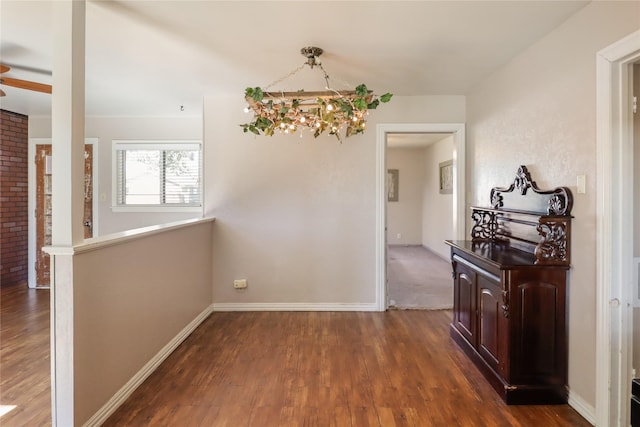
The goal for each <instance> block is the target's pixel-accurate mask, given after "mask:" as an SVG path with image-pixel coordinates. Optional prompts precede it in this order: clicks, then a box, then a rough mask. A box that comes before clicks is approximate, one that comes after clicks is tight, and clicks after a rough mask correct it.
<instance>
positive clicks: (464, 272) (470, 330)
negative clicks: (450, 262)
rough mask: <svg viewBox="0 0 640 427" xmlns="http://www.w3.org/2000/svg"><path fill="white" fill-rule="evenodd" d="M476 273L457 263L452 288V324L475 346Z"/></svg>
mask: <svg viewBox="0 0 640 427" xmlns="http://www.w3.org/2000/svg"><path fill="white" fill-rule="evenodd" d="M475 281H476V273H475V271H473V270H471V269H470V268H468V267H466V266H465V265H464V264H461V263H457V264H456V269H455V279H454V290H453V324H454V326H455V328H456V329H457V330H458V331H459V332H460V333H461V334H462V335H463V336H464V337H465V338H466V339H467V340H468V341H469V342H470V343H471V344H472V345H474V346H475V344H476V343H475V337H474V335H475V326H476V304H475V300H476V293H475V288H476V283H475Z"/></svg>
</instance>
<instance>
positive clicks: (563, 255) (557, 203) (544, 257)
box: [471, 166, 573, 316]
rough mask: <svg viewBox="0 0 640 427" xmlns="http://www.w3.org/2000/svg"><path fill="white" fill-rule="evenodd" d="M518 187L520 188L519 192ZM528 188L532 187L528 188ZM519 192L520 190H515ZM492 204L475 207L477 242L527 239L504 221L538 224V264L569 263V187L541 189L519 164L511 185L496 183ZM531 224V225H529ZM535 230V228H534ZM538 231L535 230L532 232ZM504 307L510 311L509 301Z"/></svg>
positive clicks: (473, 234) (535, 247)
mask: <svg viewBox="0 0 640 427" xmlns="http://www.w3.org/2000/svg"><path fill="white" fill-rule="evenodd" d="M516 190H517V192H516ZM529 190H531V191H530V192H529ZM516 193H519V195H518V194H516ZM490 201H491V208H477V207H474V208H472V214H471V219H472V220H473V221H474V225H473V226H472V228H471V238H472V241H474V242H481V241H485V242H494V243H497V242H501V243H504V242H505V241H506V242H509V241H512V239H517V240H518V241H519V243H521V242H523V241H528V240H527V238H524V240H523V238H518V237H517V236H515V235H514V234H512V233H511V231H510V227H509V228H505V227H506V226H505V221H515V222H517V223H518V224H525V225H526V228H528V227H529V225H531V226H533V227H535V231H536V232H537V234H538V236H539V240H538V241H535V238H534V239H533V241H531V246H530V247H531V248H532V252H533V254H534V255H535V258H536V261H535V262H536V264H542V265H569V262H570V252H571V251H570V241H571V218H572V217H571V208H572V207H573V196H572V194H571V190H569V188H567V187H557V188H554V189H553V190H547V191H543V190H540V189H539V188H538V186H537V184H536V182H535V181H533V180H532V179H531V174H530V173H529V171H528V170H527V167H526V166H520V167H519V168H518V171H517V173H516V177H515V179H514V181H513V183H512V184H511V185H510V186H509V187H504V188H501V187H494V188H492V189H491V193H490ZM512 215H519V216H521V217H522V216H524V217H525V219H523V220H516V219H510V218H509V217H510V216H512ZM527 224H529V225H527ZM532 231H533V230H532ZM532 234H533V235H535V232H532ZM502 308H503V310H504V312H505V316H507V315H508V308H509V304H508V301H505V302H504V305H503V307H502Z"/></svg>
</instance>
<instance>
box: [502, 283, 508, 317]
mask: <svg viewBox="0 0 640 427" xmlns="http://www.w3.org/2000/svg"><path fill="white" fill-rule="evenodd" d="M500 308H501V309H502V315H503V316H504V317H505V319H508V318H509V291H507V290H506V289H503V290H502V305H501V306H500Z"/></svg>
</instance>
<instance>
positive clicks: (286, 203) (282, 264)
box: [204, 96, 465, 309]
mask: <svg viewBox="0 0 640 427" xmlns="http://www.w3.org/2000/svg"><path fill="white" fill-rule="evenodd" d="M244 106H245V105H244V102H243V99H242V97H241V96H234V97H228V96H227V97H209V98H206V99H205V103H204V112H205V115H204V123H205V156H206V157H205V164H206V165H207V166H206V167H207V169H206V171H205V172H206V178H205V192H206V195H205V196H206V198H205V201H206V206H205V214H206V215H207V216H208V215H212V216H215V217H216V227H215V231H214V258H213V259H214V273H213V276H214V281H213V296H214V302H215V303H216V304H225V303H227V304H243V303H287V304H292V303H309V304H312V305H313V304H323V303H324V304H334V303H342V304H350V305H355V307H356V308H357V307H358V306H359V305H362V306H363V308H365V309H367V308H371V307H373V306H375V300H376V297H375V236H376V224H375V209H376V206H375V202H376V181H375V179H376V132H375V128H376V125H377V124H378V123H421V122H422V123H429V122H432V123H462V122H464V121H465V117H464V98H463V97H461V96H452V97H446V96H434V97H401V96H395V97H394V98H393V99H392V100H391V102H390V103H389V104H384V105H381V106H380V108H379V109H377V110H375V111H372V112H371V114H370V116H369V122H368V124H367V127H368V131H367V132H365V133H364V134H363V135H358V136H355V137H351V138H348V139H346V140H345V141H344V142H343V143H342V144H340V143H339V142H338V141H336V140H335V138H333V137H330V136H321V137H319V138H318V139H314V138H313V137H312V136H311V135H309V134H305V135H304V137H303V138H300V137H299V136H290V135H282V136H281V135H276V136H273V137H263V136H259V137H254V136H253V135H251V134H243V133H242V131H241V129H240V127H239V126H238V124H240V123H243V122H246V121H247V120H248V118H247V116H246V115H245V114H244V113H243V112H242V109H243V108H244ZM240 277H242V278H247V279H248V280H249V287H248V288H247V289H246V290H245V291H242V292H238V291H235V290H234V289H233V288H232V286H231V284H232V280H233V279H234V278H240Z"/></svg>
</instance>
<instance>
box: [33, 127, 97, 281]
mask: <svg viewBox="0 0 640 427" xmlns="http://www.w3.org/2000/svg"><path fill="white" fill-rule="evenodd" d="M96 143H97V140H96V139H86V140H85V150H84V159H85V162H84V209H83V220H82V222H83V227H84V238H85V239H87V238H90V237H93V236H94V232H95V225H94V224H95V223H96V218H95V217H96V215H95V213H96V200H94V197H93V193H94V191H93V190H94V188H95V185H96V178H97V177H96V174H95V173H94V170H95V168H96V166H95V165H96V161H97V158H96V157H97V156H96V155H95V153H94V152H95V150H94V147H95V146H96ZM29 151H30V155H29V158H30V159H34V162H33V164H31V163H30V164H29V206H30V207H29V212H34V216H33V218H31V217H30V218H29V266H30V269H29V287H31V288H43V289H46V288H49V287H50V283H51V277H50V265H49V255H48V254H46V253H45V252H43V251H42V247H43V246H48V245H50V244H51V212H52V205H51V193H52V191H51V189H52V187H51V184H52V175H51V158H52V157H51V155H52V148H51V140H50V139H40V138H38V139H31V140H30V141H29Z"/></svg>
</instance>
